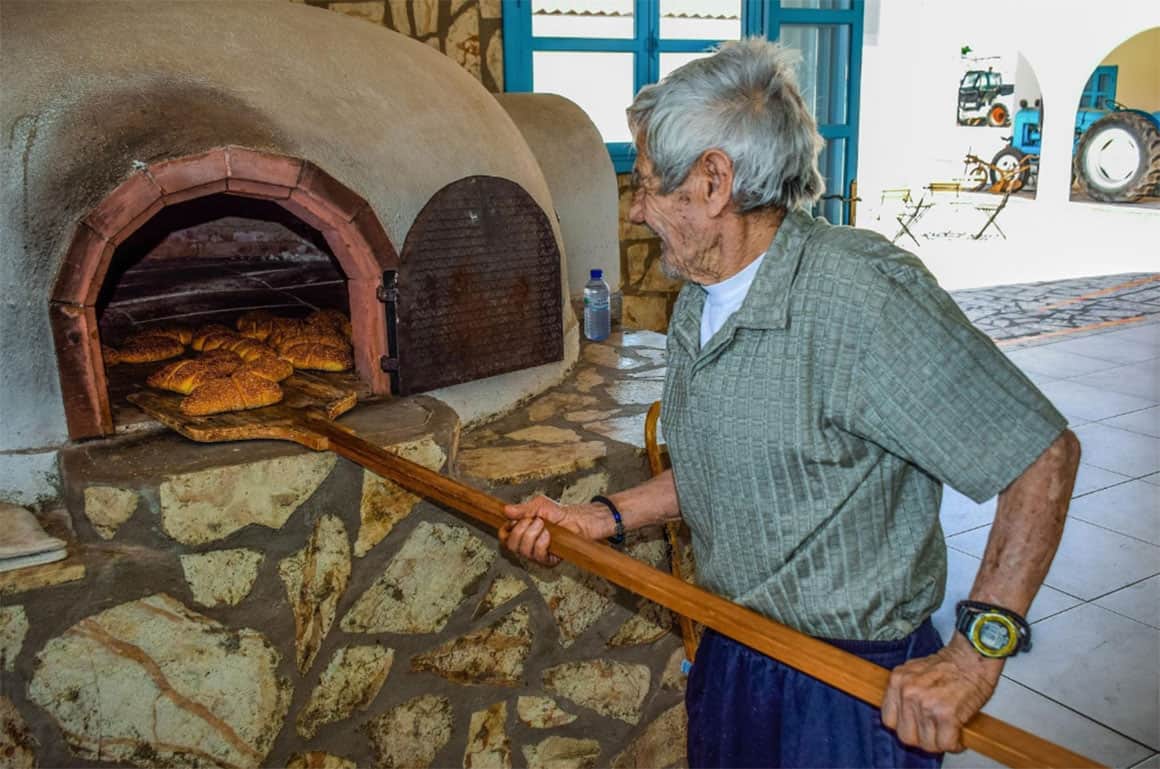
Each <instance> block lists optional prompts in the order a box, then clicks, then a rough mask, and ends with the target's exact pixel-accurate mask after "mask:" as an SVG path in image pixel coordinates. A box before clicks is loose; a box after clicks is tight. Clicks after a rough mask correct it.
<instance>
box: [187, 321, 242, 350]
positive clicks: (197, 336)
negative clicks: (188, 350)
mask: <svg viewBox="0 0 1160 769" xmlns="http://www.w3.org/2000/svg"><path fill="white" fill-rule="evenodd" d="M218 334H233V335H234V336H237V334H235V333H234V330H233V329H232V328H230V327H229V326H223V325H222V324H220V323H210V324H209V325H206V326H202V327H201V328H199V329H198V330H197V331H195V332H193V340H192V341H191V342H190V346H191V347H193V349H195V350H197V351H198V352H201V351H202V350H204V349H205V340H206V339H207V338H208V337H211V336H216V335H218Z"/></svg>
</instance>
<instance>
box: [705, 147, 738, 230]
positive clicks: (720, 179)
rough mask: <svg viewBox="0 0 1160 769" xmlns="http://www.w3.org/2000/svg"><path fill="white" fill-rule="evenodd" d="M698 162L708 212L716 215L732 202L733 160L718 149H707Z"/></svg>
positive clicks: (725, 209) (726, 208) (727, 208)
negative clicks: (702, 178)
mask: <svg viewBox="0 0 1160 769" xmlns="http://www.w3.org/2000/svg"><path fill="white" fill-rule="evenodd" d="M698 164H699V165H700V166H701V172H702V173H703V174H704V178H705V183H706V186H705V195H706V198H707V202H708V204H709V214H710V215H711V216H718V215H720V214H721V213H722V212H724V211H727V210H729V208H730V207H731V205H732V203H733V160H732V158H730V157H729V156H728V155H726V154H725V153H724V152H722V151H721V150H718V149H712V150H707V151H706V152H705V153H704V154H702V155H701V158H700V160H698Z"/></svg>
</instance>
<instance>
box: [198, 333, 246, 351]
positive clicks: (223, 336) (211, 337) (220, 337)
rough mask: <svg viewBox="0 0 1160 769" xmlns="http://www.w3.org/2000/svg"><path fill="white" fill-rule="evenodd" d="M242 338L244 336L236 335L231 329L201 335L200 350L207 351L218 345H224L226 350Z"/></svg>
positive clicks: (230, 348) (214, 348)
mask: <svg viewBox="0 0 1160 769" xmlns="http://www.w3.org/2000/svg"><path fill="white" fill-rule="evenodd" d="M244 339H245V337H244V336H238V335H237V334H236V333H234V332H233V331H219V332H218V333H216V334H207V335H206V336H204V337H202V339H201V349H202V352H209V351H210V350H216V349H218V348H219V347H224V348H226V349H227V350H232V349H233V346H234V344H236V343H237V342H240V341H242V340H244ZM249 341H253V340H252V339H251V340H249ZM259 344H260V343H259ZM195 349H196V348H195ZM235 352H236V351H235Z"/></svg>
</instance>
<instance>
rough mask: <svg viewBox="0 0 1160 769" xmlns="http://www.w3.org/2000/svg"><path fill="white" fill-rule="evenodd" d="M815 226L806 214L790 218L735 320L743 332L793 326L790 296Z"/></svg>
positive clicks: (766, 255)
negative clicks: (744, 329)
mask: <svg viewBox="0 0 1160 769" xmlns="http://www.w3.org/2000/svg"><path fill="white" fill-rule="evenodd" d="M814 224H815V222H814V219H813V217H811V216H810V215H809V214H807V213H805V212H804V211H791V212H790V213H788V214H786V216H785V218H784V219H783V220H782V222H781V226H780V227H778V228H777V234H776V235H775V236H774V238H773V242H772V243H770V244H769V249H768V250H767V251H766V252H765V258H764V259H763V260H762V262H761V267H759V268H758V270H757V275H756V276H755V277H754V278H753V285H752V286H750V288H749V294H748V296H746V297H745V301H744V302H742V304H741V308H740V309H738V310H737V312H736V313H735V314H734V316H733V317H734V320H735V323H736V325H737V326H738V327H739V328H741V327H744V328H785V327H786V326H787V325H788V324H789V294H790V290H791V289H792V288H793V280H794V276H796V275H797V271H798V266H799V265H800V264H801V260H802V253H803V252H804V251H805V244H806V240H808V239H809V236H810V234H811V232H812V230H813V228H814Z"/></svg>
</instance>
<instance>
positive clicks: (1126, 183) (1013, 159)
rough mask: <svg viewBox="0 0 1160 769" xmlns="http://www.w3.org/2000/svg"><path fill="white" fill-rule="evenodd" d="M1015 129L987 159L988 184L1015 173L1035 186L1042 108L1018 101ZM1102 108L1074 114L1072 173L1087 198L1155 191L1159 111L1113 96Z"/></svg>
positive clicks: (1159, 190)
mask: <svg viewBox="0 0 1160 769" xmlns="http://www.w3.org/2000/svg"><path fill="white" fill-rule="evenodd" d="M1020 107H1021V108H1020V109H1019V111H1018V112H1016V113H1015V120H1014V132H1013V134H1012V136H1011V139H1010V140H1009V143H1008V144H1007V146H1006V147H1004V148H1003V149H1001V150H999V152H997V153H996V154H995V157H994V159H992V161H991V163H990V166H991V171H990V173H991V176H990V179H989V182H990V183H991V184H992V185H995V184H997V183H999V182H1000V181H1001V180H1002V179H1003V178H1004V177H1005V176H1012V175H1013V176H1014V178H1017V179H1018V180H1019V182H1020V185H1019V186H1021V187H1023V188H1026V189H1034V187H1035V182H1036V177H1037V176H1038V169H1039V153H1040V150H1041V142H1042V138H1041V135H1042V124H1043V120H1042V117H1043V111H1042V109H1040V106H1039V104H1038V102H1036V106H1035V107H1031V108H1029V107H1027V105H1026V103H1021V104H1020ZM1101 107H1102V109H1080V110H1077V111H1076V116H1075V140H1074V142H1073V143H1072V152H1073V162H1072V174H1073V177H1074V180H1075V182H1076V183H1077V184H1078V186H1079V189H1080V190H1081V191H1082V192H1083V193H1084V194H1085V195H1087V196H1088V197H1090V198H1091V199H1092V200H1098V201H1101V202H1105V203H1133V202H1135V201H1137V200H1139V199H1140V198H1142V197H1144V196H1146V195H1157V194H1160V112H1152V113H1149V112H1144V111H1143V110H1138V109H1131V108H1128V107H1126V106H1124V105H1123V104H1120V103H1119V102H1116V101H1114V100H1112V99H1106V100H1103V101H1102V102H1101Z"/></svg>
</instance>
